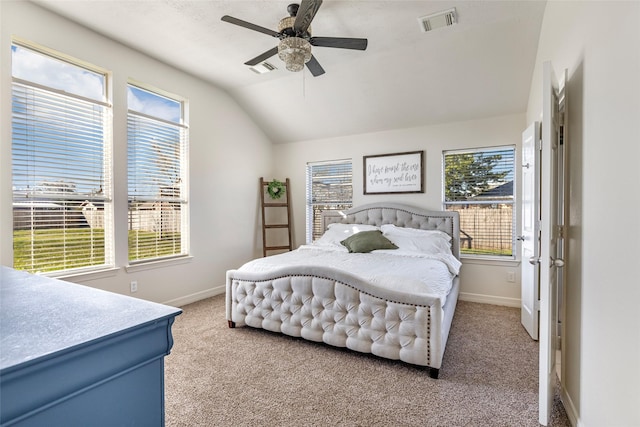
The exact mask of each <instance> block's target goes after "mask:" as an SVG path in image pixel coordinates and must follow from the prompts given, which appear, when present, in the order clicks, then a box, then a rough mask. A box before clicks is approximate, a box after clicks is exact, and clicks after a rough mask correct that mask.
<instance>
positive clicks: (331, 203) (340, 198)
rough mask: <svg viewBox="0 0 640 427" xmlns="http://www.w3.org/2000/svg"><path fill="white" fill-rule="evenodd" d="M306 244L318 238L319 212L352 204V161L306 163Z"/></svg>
mask: <svg viewBox="0 0 640 427" xmlns="http://www.w3.org/2000/svg"><path fill="white" fill-rule="evenodd" d="M306 181H307V233H306V238H307V243H310V242H312V241H313V240H315V239H317V238H318V237H320V236H321V235H322V234H323V233H324V230H323V229H322V211H324V210H329V209H349V208H350V207H352V205H353V185H352V182H353V174H352V165H351V160H337V161H328V162H317V163H308V164H307V177H306Z"/></svg>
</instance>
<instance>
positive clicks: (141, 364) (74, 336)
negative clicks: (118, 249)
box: [0, 267, 181, 427]
mask: <svg viewBox="0 0 640 427" xmlns="http://www.w3.org/2000/svg"><path fill="white" fill-rule="evenodd" d="M180 313H181V310H179V309H177V308H174V307H169V306H166V305H162V304H156V303H152V302H148V301H143V300H140V299H136V298H131V297H127V296H124V295H118V294H114V293H111V292H106V291H101V290H98V289H94V288H90V287H86V286H81V285H77V284H72V283H67V282H63V281H60V280H55V279H51V278H47V277H41V276H35V275H31V274H28V273H24V272H19V271H15V270H13V269H10V268H7V267H0V426H2V427H4V426H47V427H49V426H64V427H73V426H92V427H93V426H109V427H114V426H163V425H164V357H165V356H166V355H168V354H169V351H170V350H171V346H172V345H173V338H172V336H171V325H172V324H173V321H174V319H175V317H176V316H177V315H178V314H180Z"/></svg>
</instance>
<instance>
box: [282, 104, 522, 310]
mask: <svg viewBox="0 0 640 427" xmlns="http://www.w3.org/2000/svg"><path fill="white" fill-rule="evenodd" d="M524 128H525V119H524V115H520V114H517V115H511V116H503V117H495V118H490V119H485V120H476V121H467V122H458V123H449V124H444V125H438V126H423V127H416V128H409V129H400V130H393V131H386V132H376V133H370V134H362V135H352V136H344V137H340V138H332V139H326V140H313V141H302V142H295V143H291V144H276V145H274V165H275V167H274V171H275V173H276V174H277V176H276V177H277V178H280V179H283V178H287V177H288V178H290V179H291V187H292V189H291V196H292V200H293V206H294V209H293V224H294V229H293V231H294V242H295V243H296V245H300V244H304V243H305V166H306V164H307V163H308V162H316V161H324V160H338V159H351V161H352V164H353V191H354V194H353V203H354V205H355V206H357V205H361V204H365V203H372V202H378V201H392V202H398V203H407V204H411V205H415V206H420V207H423V208H426V209H434V210H441V209H442V151H443V150H452V149H462V148H473V147H489V146H499V145H514V146H516V147H518V148H519V147H520V140H521V134H522V131H523V130H524ZM418 150H425V163H426V164H425V168H426V171H425V172H426V173H425V175H426V177H425V178H426V186H425V192H424V193H423V194H394V195H363V186H362V178H363V171H362V164H363V160H362V157H363V156H366V155H372V154H385V153H399V152H405V151H418ZM518 156H519V150H518V151H517V156H516V157H518ZM518 161H519V160H518ZM518 164H519V163H518ZM519 170H520V168H517V171H518V172H519ZM518 178H519V177H517V179H518ZM518 222H519V219H518ZM509 271H514V272H515V273H516V282H513V283H510V282H507V273H508V272H509ZM519 277H520V272H519V263H518V262H514V261H512V262H504V261H501V262H492V263H487V262H478V261H470V260H468V259H466V260H463V267H462V272H461V292H462V294H461V298H464V299H467V300H473V301H481V302H491V303H496V304H503V305H512V306H518V307H519V301H520V284H519V282H520V280H519Z"/></svg>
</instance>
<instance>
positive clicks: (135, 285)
mask: <svg viewBox="0 0 640 427" xmlns="http://www.w3.org/2000/svg"><path fill="white" fill-rule="evenodd" d="M134 292H138V281H137V280H132V281H131V293H134Z"/></svg>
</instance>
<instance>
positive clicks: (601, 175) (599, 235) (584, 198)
mask: <svg viewBox="0 0 640 427" xmlns="http://www.w3.org/2000/svg"><path fill="white" fill-rule="evenodd" d="M547 60H550V61H551V62H552V65H553V68H554V69H555V73H556V75H557V76H558V78H559V79H561V77H562V74H563V72H564V70H565V69H567V70H568V75H569V78H568V83H567V87H568V123H569V124H568V153H569V156H568V162H569V205H570V206H569V215H568V217H569V221H568V228H567V230H568V249H567V257H566V261H567V263H566V266H565V274H566V277H567V283H566V295H565V297H566V316H565V319H566V325H565V328H566V329H565V337H564V340H563V362H562V377H563V378H562V392H563V401H564V403H565V407H566V408H567V412H568V414H569V416H570V418H572V420H573V422H574V424H577V425H582V426H605V425H606V426H638V425H640V364H639V363H638V361H639V360H640V316H639V315H638V300H639V299H640V287H639V286H638V279H637V277H635V273H634V272H633V266H635V265H637V262H638V256H639V255H640V251H639V250H638V241H639V239H640V227H639V225H638V224H639V222H638V217H637V212H638V209H640V192H639V191H638V185H639V184H640V172H639V171H640V168H638V159H639V158H640V144H639V141H640V3H638V2H559V1H551V2H549V3H548V4H547V7H546V10H545V16H544V21H543V24H542V30H541V34H540V40H539V44H538V53H537V59H536V66H535V70H534V74H533V78H532V83H531V89H530V97H529V106H528V109H527V123H531V122H532V121H534V120H539V117H540V113H541V111H542V107H541V105H542V64H543V62H544V61H547Z"/></svg>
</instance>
